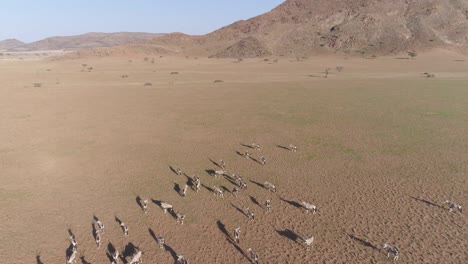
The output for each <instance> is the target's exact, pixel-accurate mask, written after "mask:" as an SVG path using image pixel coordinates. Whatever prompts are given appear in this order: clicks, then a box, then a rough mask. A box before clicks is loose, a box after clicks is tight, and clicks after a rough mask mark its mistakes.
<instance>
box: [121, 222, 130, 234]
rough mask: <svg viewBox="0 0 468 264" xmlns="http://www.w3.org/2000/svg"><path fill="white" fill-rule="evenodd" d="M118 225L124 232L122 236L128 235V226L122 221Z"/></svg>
mask: <svg viewBox="0 0 468 264" xmlns="http://www.w3.org/2000/svg"><path fill="white" fill-rule="evenodd" d="M120 226H121V227H122V230H123V232H124V236H125V237H128V226H127V224H125V223H124V222H122V223H120Z"/></svg>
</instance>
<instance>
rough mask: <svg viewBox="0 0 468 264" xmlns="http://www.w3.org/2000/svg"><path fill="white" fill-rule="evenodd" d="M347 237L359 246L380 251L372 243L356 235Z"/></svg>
mask: <svg viewBox="0 0 468 264" xmlns="http://www.w3.org/2000/svg"><path fill="white" fill-rule="evenodd" d="M346 235H347V236H348V237H349V238H351V239H352V240H354V241H356V242H358V243H359V244H361V245H363V246H365V247H368V248H372V249H373V250H379V249H378V248H377V247H376V246H374V245H373V244H372V243H370V242H369V241H365V240H364V239H361V238H359V237H356V236H355V235H352V234H348V233H346Z"/></svg>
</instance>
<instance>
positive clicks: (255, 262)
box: [247, 248, 258, 264]
mask: <svg viewBox="0 0 468 264" xmlns="http://www.w3.org/2000/svg"><path fill="white" fill-rule="evenodd" d="M247 252H249V253H250V261H252V263H253V264H258V255H257V253H255V252H254V251H253V250H252V248H248V249H247Z"/></svg>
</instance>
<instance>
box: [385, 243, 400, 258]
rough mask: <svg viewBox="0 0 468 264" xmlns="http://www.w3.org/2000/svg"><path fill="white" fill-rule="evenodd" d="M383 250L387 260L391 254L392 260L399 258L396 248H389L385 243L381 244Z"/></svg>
mask: <svg viewBox="0 0 468 264" xmlns="http://www.w3.org/2000/svg"><path fill="white" fill-rule="evenodd" d="M382 247H383V249H384V250H385V251H386V252H387V258H389V257H390V255H392V254H393V260H394V261H397V260H398V258H399V255H400V251H399V250H398V248H396V247H394V246H391V245H390V244H388V243H385V244H383V246H382Z"/></svg>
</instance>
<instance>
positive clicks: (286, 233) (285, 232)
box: [276, 229, 303, 243]
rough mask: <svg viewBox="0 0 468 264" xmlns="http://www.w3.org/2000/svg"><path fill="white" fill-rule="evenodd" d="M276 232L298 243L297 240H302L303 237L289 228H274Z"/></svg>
mask: <svg viewBox="0 0 468 264" xmlns="http://www.w3.org/2000/svg"><path fill="white" fill-rule="evenodd" d="M276 232H277V233H278V234H279V235H280V236H283V237H286V238H288V239H291V240H292V241H294V242H296V243H299V241H303V238H302V237H300V236H298V235H297V234H296V233H294V232H293V231H292V230H290V229H284V230H276Z"/></svg>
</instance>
